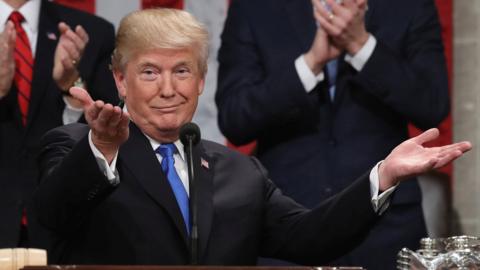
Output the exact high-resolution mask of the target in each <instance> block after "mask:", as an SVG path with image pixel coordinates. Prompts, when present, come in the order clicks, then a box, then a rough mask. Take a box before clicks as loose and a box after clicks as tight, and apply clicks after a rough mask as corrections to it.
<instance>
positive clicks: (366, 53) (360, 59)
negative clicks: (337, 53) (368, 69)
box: [345, 34, 377, 71]
mask: <svg viewBox="0 0 480 270" xmlns="http://www.w3.org/2000/svg"><path fill="white" fill-rule="evenodd" d="M376 46H377V39H376V38H375V37H374V36H373V35H371V34H370V35H369V36H368V39H367V42H365V45H363V47H362V48H361V49H360V51H358V52H357V53H356V54H355V55H353V56H352V55H350V54H346V55H345V62H347V63H350V65H351V66H352V67H353V68H354V69H355V70H356V71H361V70H362V69H363V66H365V64H366V63H367V61H368V59H370V56H372V54H373V51H374V50H375V47H376Z"/></svg>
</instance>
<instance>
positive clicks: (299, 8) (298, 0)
mask: <svg viewBox="0 0 480 270" xmlns="http://www.w3.org/2000/svg"><path fill="white" fill-rule="evenodd" d="M282 1H283V7H284V9H285V12H286V14H287V18H288V20H289V21H290V22H291V24H292V25H293V28H294V29H295V32H296V33H297V36H298V39H299V40H300V41H301V43H302V49H303V50H308V49H309V48H310V46H311V45H312V41H313V39H314V37H315V31H316V24H315V20H314V18H313V7H312V4H311V3H310V1H309V0H282ZM273 2H276V1H273Z"/></svg>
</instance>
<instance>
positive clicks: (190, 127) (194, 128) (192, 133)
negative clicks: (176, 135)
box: [180, 122, 201, 146]
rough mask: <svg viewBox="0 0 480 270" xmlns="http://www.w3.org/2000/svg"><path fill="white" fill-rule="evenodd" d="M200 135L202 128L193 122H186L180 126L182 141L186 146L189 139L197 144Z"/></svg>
mask: <svg viewBox="0 0 480 270" xmlns="http://www.w3.org/2000/svg"><path fill="white" fill-rule="evenodd" d="M200 137H201V136H200V128H199V127H198V125H197V124H195V123H193V122H190V123H186V124H185V125H183V126H182V127H181V128H180V141H181V142H182V144H183V145H185V146H188V145H189V140H192V145H196V144H197V143H198V142H199V141H200Z"/></svg>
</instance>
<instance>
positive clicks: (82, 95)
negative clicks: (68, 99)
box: [70, 87, 94, 109]
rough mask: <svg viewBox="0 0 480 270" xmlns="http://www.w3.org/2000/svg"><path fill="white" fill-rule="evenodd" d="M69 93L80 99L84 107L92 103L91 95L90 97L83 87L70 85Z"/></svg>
mask: <svg viewBox="0 0 480 270" xmlns="http://www.w3.org/2000/svg"><path fill="white" fill-rule="evenodd" d="M70 94H71V95H72V97H74V98H76V99H78V100H80V101H81V102H82V103H83V106H84V109H85V108H86V107H88V106H91V105H92V104H93V103H94V102H93V99H92V97H90V94H88V92H87V90H85V89H83V88H80V87H72V88H70Z"/></svg>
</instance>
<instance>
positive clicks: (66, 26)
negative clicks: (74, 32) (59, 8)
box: [58, 22, 70, 35]
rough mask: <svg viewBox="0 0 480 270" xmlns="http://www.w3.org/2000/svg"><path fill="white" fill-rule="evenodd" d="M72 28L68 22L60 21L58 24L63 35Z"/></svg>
mask: <svg viewBox="0 0 480 270" xmlns="http://www.w3.org/2000/svg"><path fill="white" fill-rule="evenodd" d="M69 29H70V26H68V25H67V24H66V23H64V22H60V23H59V24H58V31H59V32H60V34H61V35H63V34H64V33H65V32H67V30H69Z"/></svg>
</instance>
